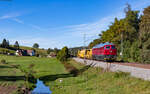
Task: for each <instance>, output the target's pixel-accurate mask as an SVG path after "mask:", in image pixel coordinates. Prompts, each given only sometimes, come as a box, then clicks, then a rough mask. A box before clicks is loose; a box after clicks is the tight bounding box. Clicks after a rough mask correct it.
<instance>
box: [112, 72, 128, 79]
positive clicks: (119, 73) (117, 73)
mask: <svg viewBox="0 0 150 94" xmlns="http://www.w3.org/2000/svg"><path fill="white" fill-rule="evenodd" d="M127 76H129V73H126V72H115V74H114V78H120V77H124V78H125V77H127Z"/></svg>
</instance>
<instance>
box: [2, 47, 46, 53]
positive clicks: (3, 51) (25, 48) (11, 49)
mask: <svg viewBox="0 0 150 94" xmlns="http://www.w3.org/2000/svg"><path fill="white" fill-rule="evenodd" d="M19 48H20V49H23V50H35V51H36V53H37V54H40V55H46V54H47V50H45V49H40V48H33V47H27V46H20V47H19ZM15 52H16V49H15V48H14V47H13V45H10V47H9V48H2V47H0V54H7V53H12V54H14V53H15Z"/></svg>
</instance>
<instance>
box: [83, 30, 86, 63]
mask: <svg viewBox="0 0 150 94" xmlns="http://www.w3.org/2000/svg"><path fill="white" fill-rule="evenodd" d="M85 45H86V33H85V32H84V34H83V47H84V48H83V49H84V50H85V49H86V48H85ZM85 53H86V51H85V52H84V63H86V61H85Z"/></svg>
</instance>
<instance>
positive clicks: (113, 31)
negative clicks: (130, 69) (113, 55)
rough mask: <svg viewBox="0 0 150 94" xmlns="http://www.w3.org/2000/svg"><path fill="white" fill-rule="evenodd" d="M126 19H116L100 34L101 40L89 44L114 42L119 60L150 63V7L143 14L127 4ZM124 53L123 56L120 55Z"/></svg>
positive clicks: (90, 46) (91, 45) (90, 45)
mask: <svg viewBox="0 0 150 94" xmlns="http://www.w3.org/2000/svg"><path fill="white" fill-rule="evenodd" d="M124 12H125V18H123V19H118V18H115V19H114V22H112V23H111V25H110V26H109V28H108V29H107V30H105V31H102V33H101V34H99V38H98V39H95V40H93V41H92V42H91V43H90V44H89V46H88V47H89V48H92V47H93V46H95V45H96V44H99V43H104V42H112V43H114V44H115V45H116V47H117V50H118V58H120V59H122V60H124V61H129V62H141V63H150V6H148V7H147V8H145V9H144V11H143V14H142V15H139V11H137V10H132V9H131V6H130V5H129V4H127V6H126V8H125V9H124ZM121 52H122V55H121V54H119V53H121Z"/></svg>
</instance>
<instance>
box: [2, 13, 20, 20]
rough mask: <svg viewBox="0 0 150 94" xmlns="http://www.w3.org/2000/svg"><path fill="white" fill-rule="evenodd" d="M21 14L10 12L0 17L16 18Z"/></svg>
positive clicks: (3, 18)
mask: <svg viewBox="0 0 150 94" xmlns="http://www.w3.org/2000/svg"><path fill="white" fill-rule="evenodd" d="M20 15H21V14H19V13H9V14H6V15H3V16H1V17H0V20H5V19H11V18H16V17H18V16H20Z"/></svg>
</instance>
